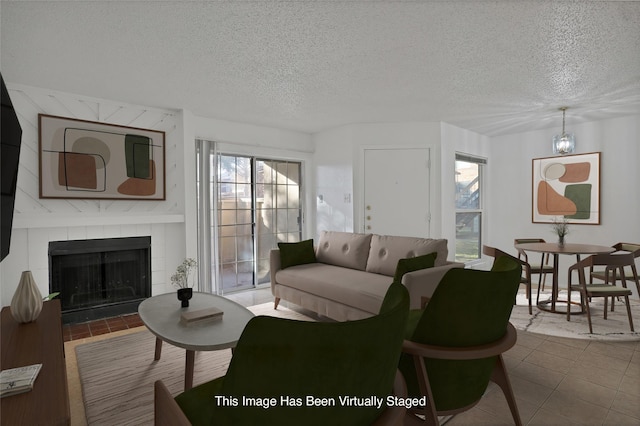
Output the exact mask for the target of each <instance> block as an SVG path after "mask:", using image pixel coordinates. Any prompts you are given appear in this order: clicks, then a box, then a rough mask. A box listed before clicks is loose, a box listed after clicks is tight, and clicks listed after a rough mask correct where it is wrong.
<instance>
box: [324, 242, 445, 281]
mask: <svg viewBox="0 0 640 426" xmlns="http://www.w3.org/2000/svg"><path fill="white" fill-rule="evenodd" d="M433 252H436V253H437V254H438V256H437V257H436V262H435V265H434V266H442V265H445V264H446V261H447V256H448V255H449V253H448V250H447V240H446V239H432V238H414V237H396V236H390V235H377V234H356V233H352V232H337V231H323V232H322V233H321V234H320V240H319V242H318V244H317V246H316V258H317V259H318V262H321V263H327V264H329V265H335V266H342V267H345V268H350V269H357V270H360V271H367V272H372V273H375V274H382V275H388V276H390V277H392V276H393V274H394V273H395V271H396V267H397V266H398V260H400V259H404V258H407V257H415V256H421V255H423V254H429V253H433Z"/></svg>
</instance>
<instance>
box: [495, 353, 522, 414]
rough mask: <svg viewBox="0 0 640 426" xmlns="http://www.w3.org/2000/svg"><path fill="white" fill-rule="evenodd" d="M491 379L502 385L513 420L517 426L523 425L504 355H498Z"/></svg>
mask: <svg viewBox="0 0 640 426" xmlns="http://www.w3.org/2000/svg"><path fill="white" fill-rule="evenodd" d="M491 380H492V381H493V382H494V383H495V384H497V385H498V386H500V389H502V393H504V397H505V398H506V399H507V404H509V409H510V410H511V415H512V416H513V421H514V422H515V424H516V426H522V420H520V412H519V411H518V405H517V404H516V398H515V396H514V395H513V388H512V387H511V382H510V381H509V376H508V375H507V367H506V366H505V365H504V360H503V358H502V355H498V360H497V361H496V365H495V367H493V371H492V372H491Z"/></svg>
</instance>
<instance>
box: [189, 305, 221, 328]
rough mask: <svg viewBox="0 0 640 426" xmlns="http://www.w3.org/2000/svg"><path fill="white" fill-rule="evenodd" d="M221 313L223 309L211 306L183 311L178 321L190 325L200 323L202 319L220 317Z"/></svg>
mask: <svg viewBox="0 0 640 426" xmlns="http://www.w3.org/2000/svg"><path fill="white" fill-rule="evenodd" d="M223 314H224V312H223V311H221V310H220V309H218V308H213V307H211V308H204V309H197V310H194V311H187V312H183V313H182V314H181V315H180V322H182V323H183V324H186V325H192V324H196V323H201V322H203V321H211V320H217V319H221V318H222V315H223Z"/></svg>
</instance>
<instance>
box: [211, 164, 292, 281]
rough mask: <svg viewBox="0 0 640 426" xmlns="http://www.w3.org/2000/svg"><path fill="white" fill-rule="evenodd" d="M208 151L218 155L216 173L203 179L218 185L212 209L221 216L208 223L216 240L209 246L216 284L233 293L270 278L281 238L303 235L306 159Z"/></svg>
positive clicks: (214, 186)
mask: <svg viewBox="0 0 640 426" xmlns="http://www.w3.org/2000/svg"><path fill="white" fill-rule="evenodd" d="M199 155H202V153H200V154H199ZM209 155H212V156H213V158H212V159H214V160H215V161H212V162H211V164H212V165H213V167H211V169H210V174H211V176H207V177H205V176H199V182H200V184H202V182H209V183H210V185H211V186H212V188H213V189H212V194H213V197H212V198H213V199H212V201H211V204H212V206H211V207H212V208H211V210H210V211H211V213H212V216H213V217H215V219H216V220H214V221H212V223H211V224H210V225H207V226H211V228H212V229H211V230H210V231H211V232H210V235H211V236H212V237H211V244H212V245H214V244H215V245H217V247H212V250H211V251H210V252H211V253H212V263H211V264H212V276H213V277H214V280H216V279H217V283H216V286H215V287H214V288H215V289H216V290H217V292H218V293H225V292H226V293H228V292H232V291H237V290H243V289H248V288H252V287H254V286H256V285H259V284H265V283H268V282H269V280H270V277H269V252H270V250H271V249H272V248H276V247H277V243H278V242H283V241H286V242H295V241H300V239H301V235H302V204H301V202H300V193H301V180H300V177H301V163H300V162H291V161H287V160H278V159H261V158H256V157H250V156H242V155H232V154H213V153H210V154H209ZM201 173H202V171H199V174H201ZM207 210H208V209H204V210H203V208H202V206H201V208H200V211H207ZM199 223H200V224H201V225H200V226H202V221H200V222H199ZM199 235H201V236H202V235H203V233H199Z"/></svg>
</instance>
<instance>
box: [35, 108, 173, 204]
mask: <svg viewBox="0 0 640 426" xmlns="http://www.w3.org/2000/svg"><path fill="white" fill-rule="evenodd" d="M38 130H39V154H40V156H39V161H40V198H81V199H130V200H164V199H165V159H164V154H165V133H164V132H162V131H158V130H147V129H138V128H135V127H125V126H118V125H113V124H107V123H98V122H94V121H85V120H77V119H72V118H64V117H56V116H52V115H45V114H39V115H38Z"/></svg>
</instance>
